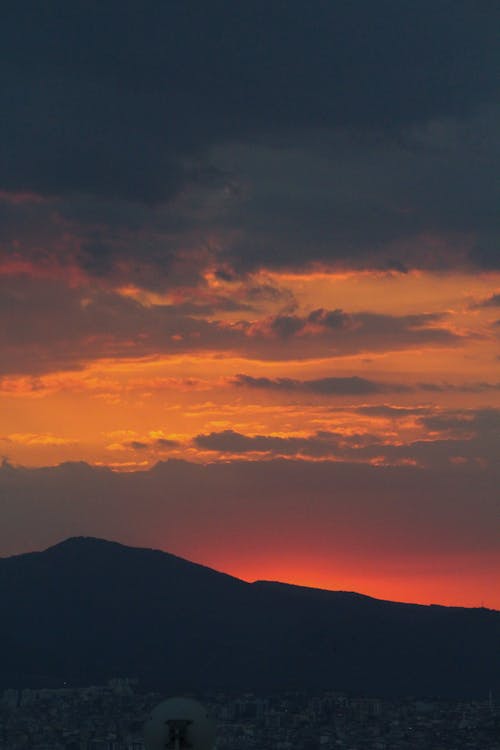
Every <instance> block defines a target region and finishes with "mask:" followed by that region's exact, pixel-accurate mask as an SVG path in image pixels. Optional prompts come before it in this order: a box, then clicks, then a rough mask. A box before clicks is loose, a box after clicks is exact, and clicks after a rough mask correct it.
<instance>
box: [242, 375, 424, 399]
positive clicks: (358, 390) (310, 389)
mask: <svg viewBox="0 0 500 750" xmlns="http://www.w3.org/2000/svg"><path fill="white" fill-rule="evenodd" d="M232 382H233V383H234V384H235V385H238V386H245V387H246V388H257V389H264V390H271V391H301V392H305V393H315V394H318V395H354V396H356V395H358V396H361V395H370V394H372V393H386V392H388V391H396V392H400V391H406V390H410V389H409V388H408V387H407V386H403V385H398V384H385V383H378V382H375V381H373V380H367V379H366V378H360V377H358V376H357V375H353V376H352V377H328V378H315V379H312V380H297V379H295V378H264V377H261V378H254V377H252V376H251V375H245V374H239V375H236V376H235V377H234V378H233V379H232Z"/></svg>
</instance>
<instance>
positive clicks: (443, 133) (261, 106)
mask: <svg viewBox="0 0 500 750" xmlns="http://www.w3.org/2000/svg"><path fill="white" fill-rule="evenodd" d="M496 22H497V15H496V9H493V7H490V8H488V9H487V10H485V9H484V7H476V5H475V4H472V3H468V2H460V3H459V4H458V5H457V3H454V4H451V3H448V2H445V3H444V4H442V3H441V4H440V5H439V6H437V5H436V4H435V3H432V2H430V0H426V1H425V2H422V3H420V4H419V6H418V8H412V7H409V6H408V4H402V3H398V2H396V1H395V0H384V1H383V2H382V3H378V4H377V5H376V6H374V5H373V4H372V3H370V2H363V1H360V2H358V3H353V4H331V3H330V4H328V3H323V2H316V3H313V5H312V7H311V9H310V12H309V13H308V14H307V17H306V16H305V14H304V12H303V6H302V4H301V3H299V2H290V3H286V4H284V5H283V4H282V5H281V6H280V7H279V9H278V8H271V7H266V8H263V7H260V6H259V5H256V6H253V5H252V6H249V7H245V8H242V7H239V6H238V7H236V6H235V5H234V4H233V3H230V2H226V1H224V2H222V3H219V4H217V6H215V7H210V8H209V9H208V8H207V6H206V4H205V3H203V2H201V0H196V2H194V3H193V4H191V6H190V8H189V10H188V9H187V8H185V7H184V6H183V5H182V4H177V3H174V4H173V5H171V4H169V5H168V6H164V7H163V6H161V7H160V6H158V7H154V8H151V9H150V11H144V12H143V10H142V9H141V10H140V11H139V10H138V9H137V8H134V7H133V6H132V5H131V4H125V5H124V4H123V3H117V2H115V1H114V0H113V2H110V3H107V4H106V8H100V9H98V10H95V9H94V10H93V11H92V12H91V11H89V9H88V7H87V6H86V5H85V4H84V3H81V2H76V3H72V6H71V12H70V11H65V10H64V9H63V8H62V7H59V3H58V2H53V3H49V4H46V5H44V7H43V9H41V8H40V7H39V5H38V4H37V3H35V2H28V3H27V4H24V5H23V8H22V10H20V9H17V8H14V7H13V8H12V9H10V10H9V12H8V13H7V14H5V15H4V17H3V19H2V87H1V91H2V97H3V99H2V98H0V106H1V108H2V112H3V113H4V117H3V118H2V123H1V125H0V166H1V170H0V175H1V177H0V189H1V190H2V195H3V196H4V197H5V196H7V198H8V199H7V200H4V201H3V203H2V206H1V207H0V214H1V216H0V218H1V219H2V221H0V226H1V227H2V229H1V233H2V234H3V236H4V237H5V239H6V241H7V236H9V237H10V238H12V240H13V241H15V243H16V244H15V247H16V252H20V253H21V254H24V253H26V254H28V255H29V254H35V255H36V256H37V257H38V259H39V261H42V259H43V258H44V257H46V255H47V253H49V252H50V253H53V254H55V255H57V257H58V258H59V259H60V261H61V262H62V263H63V264H64V261H65V259H67V258H68V257H69V255H71V256H72V257H74V258H75V260H76V262H77V263H78V265H79V266H80V268H81V270H82V271H83V272H84V273H87V274H90V275H92V276H94V277H96V278H100V279H102V278H104V277H107V276H109V275H112V276H120V275H121V276H124V275H127V274H128V276H129V279H131V280H133V282H134V283H137V284H139V285H143V286H144V287H146V288H152V289H157V288H158V287H159V286H161V285H162V284H163V285H172V278H180V277H181V276H182V271H184V272H185V273H188V272H189V273H190V275H191V280H192V281H194V280H195V278H196V275H197V273H198V275H199V271H200V269H201V268H204V269H206V268H209V267H210V268H212V267H214V266H218V267H219V270H220V273H226V275H227V274H228V273H229V274H231V273H234V272H235V271H236V272H237V273H241V274H244V273H245V272H247V271H248V270H250V269H254V268H260V267H269V266H273V267H276V266H278V267H293V268H297V267H303V266H307V265H309V264H311V263H314V262H320V263H340V264H341V265H348V266H354V267H365V268H366V267H369V268H372V267H375V268H385V269H395V270H396V271H399V272H403V273H404V272H406V271H407V270H408V269H409V268H412V267H415V266H416V267H421V266H424V267H425V266H432V267H436V266H437V267H450V266H451V267H454V266H456V265H457V264H460V263H464V262H465V263H472V264H474V265H476V266H477V265H478V266H480V267H496V266H497V265H498V235H497V229H496V228H495V215H496V211H495V209H496V206H497V204H498V194H497V192H496V190H497V188H496V187H495V176H496V174H497V173H498V166H497V165H498V147H497V146H496V145H495V144H496V143H497V138H496V133H497V131H498V113H497V112H496V111H495V109H494V104H493V102H494V101H495V90H496V82H497V76H496V69H497V60H498V47H497V44H496V39H495V36H494V33H493V29H496V27H497V23H496ZM221 28H224V29H225V33H224V34H223V35H221V33H220V29H221ZM257 40H258V43H257ZM436 71H438V72H439V73H438V74H437V73H436ZM9 196H10V198H9ZM20 196H24V197H25V200H21V199H20ZM30 196H31V200H30V199H29V198H30ZM7 204H8V205H7ZM55 240H57V241H55ZM200 247H203V248H205V250H206V251H207V252H205V253H204V254H203V257H202V259H201V261H200V255H199V254H197V253H196V252H194V248H200ZM12 250H13V246H12V245H11V244H6V245H5V246H4V247H3V252H4V253H7V254H8V253H11V252H12ZM190 252H192V253H193V256H197V262H194V263H186V256H187V255H189V253H190Z"/></svg>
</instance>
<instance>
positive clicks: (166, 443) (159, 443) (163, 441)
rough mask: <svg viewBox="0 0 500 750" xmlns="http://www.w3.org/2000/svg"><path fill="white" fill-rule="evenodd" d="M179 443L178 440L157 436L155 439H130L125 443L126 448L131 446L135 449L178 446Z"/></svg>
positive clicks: (143, 449)
mask: <svg viewBox="0 0 500 750" xmlns="http://www.w3.org/2000/svg"><path fill="white" fill-rule="evenodd" d="M178 446H179V443H178V442H177V440H169V439H168V438H156V439H155V440H128V441H126V442H125V443H123V447H124V448H131V449H132V450H134V451H145V450H150V449H154V448H163V449H166V448H177V447H178Z"/></svg>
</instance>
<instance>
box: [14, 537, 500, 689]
mask: <svg viewBox="0 0 500 750" xmlns="http://www.w3.org/2000/svg"><path fill="white" fill-rule="evenodd" d="M0 602H1V604H2V610H1V616H0V686H1V687H7V686H10V685H16V684H17V685H29V684H33V685H34V684H54V683H58V682H61V681H63V680H65V681H68V682H76V683H80V684H83V683H87V684H88V683H91V682H99V681H102V680H105V679H107V678H109V677H113V676H117V675H118V676H121V675H125V676H132V677H139V678H140V679H141V680H142V681H143V683H144V684H146V685H151V686H156V687H160V686H161V687H162V688H163V689H167V688H168V689H169V690H186V689H193V688H201V687H217V686H220V687H225V688H235V689H245V688H250V687H255V688H262V689H264V688H268V689H272V688H283V687H290V688H307V687H314V688H318V687H325V688H330V689H338V690H349V691H355V692H361V693H364V694H379V695H436V696H443V697H483V698H484V697H485V696H487V694H488V691H489V690H490V689H491V690H493V691H494V692H496V693H497V694H498V691H500V672H499V669H498V667H499V646H500V612H496V611H491V610H486V609H463V608H455V607H453V608H452V607H440V606H434V605H433V606H422V605H415V604H400V603H395V602H386V601H381V600H378V599H373V598H371V597H367V596H362V595H360V594H354V593H346V592H335V591H324V590H319V589H311V588H304V587H299V586H290V585H286V584H280V583H272V582H265V581H259V582H256V583H252V584H250V583H246V582H244V581H241V580H239V579H237V578H233V577H231V576H228V575H225V574H222V573H218V572H216V571H214V570H211V569H210V568H206V567H204V566H202V565H197V564H195V563H192V562H189V561H187V560H183V559H182V558H179V557H176V556H174V555H170V554H167V553H165V552H159V551H156V550H149V549H137V548H132V547H126V546H123V545H121V544H117V543H115V542H108V541H104V540H100V539H92V538H83V537H78V538H72V539H68V540H66V541H65V542H61V543H60V544H57V545H55V546H54V547H51V548H49V549H47V550H45V551H44V552H34V553H29V554H24V555H17V556H15V557H9V558H4V559H0Z"/></svg>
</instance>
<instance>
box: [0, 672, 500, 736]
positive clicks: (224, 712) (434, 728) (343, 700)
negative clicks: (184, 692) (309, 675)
mask: <svg viewBox="0 0 500 750" xmlns="http://www.w3.org/2000/svg"><path fill="white" fill-rule="evenodd" d="M164 697H165V695H163V694H161V693H152V692H144V691H142V690H141V689H140V686H139V685H138V683H137V681H136V680H133V679H114V680H110V681H109V682H108V683H107V684H106V685H102V686H89V687H70V686H65V687H62V688H58V689H48V688H44V689H36V690H34V689H23V690H17V689H8V690H4V691H3V694H2V695H1V700H0V748H2V750H144V744H143V734H142V732H143V724H144V721H145V719H146V718H147V716H148V714H149V712H150V711H151V710H152V708H154V706H155V705H157V704H158V703H159V702H160V701H161V700H163V698H164ZM193 697H195V698H196V699H198V700H200V701H201V702H202V703H203V704H204V705H205V706H206V707H207V709H208V710H209V712H210V713H211V714H212V715H213V716H214V717H215V718H216V721H217V740H216V748H217V750H292V749H293V750H363V749H366V750H368V749H369V750H500V707H499V705H498V701H497V700H495V698H494V696H493V695H491V694H490V695H488V696H486V697H485V699H484V700H483V701H450V700H447V701H444V700H438V699H427V700H424V699H420V698H419V699H417V698H411V697H408V698H397V699H392V700H391V699H379V698H377V697H360V696H354V695H347V694H343V693H341V692H337V691H333V690H332V691H317V692H315V691H308V692H304V691H300V690H283V691H275V692H272V693H271V692H270V693H269V694H263V693H262V691H259V692H258V693H256V692H252V691H248V692H245V693H235V692H230V691H225V690H222V689H221V690H217V691H210V692H204V693H203V692H194V693H193Z"/></svg>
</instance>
